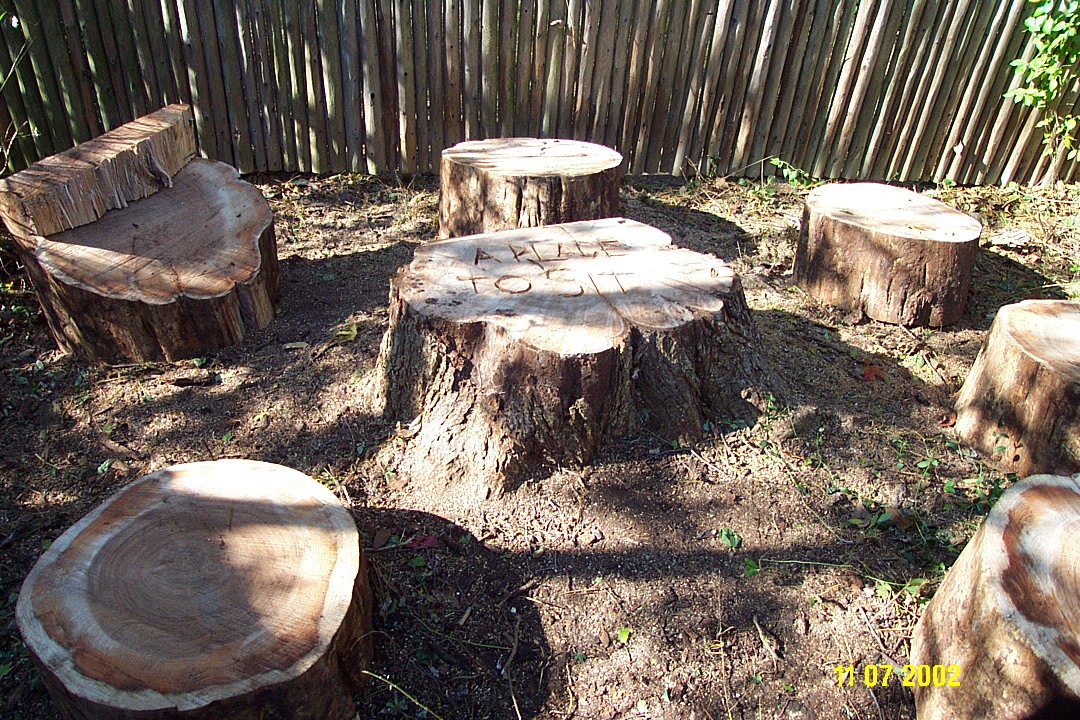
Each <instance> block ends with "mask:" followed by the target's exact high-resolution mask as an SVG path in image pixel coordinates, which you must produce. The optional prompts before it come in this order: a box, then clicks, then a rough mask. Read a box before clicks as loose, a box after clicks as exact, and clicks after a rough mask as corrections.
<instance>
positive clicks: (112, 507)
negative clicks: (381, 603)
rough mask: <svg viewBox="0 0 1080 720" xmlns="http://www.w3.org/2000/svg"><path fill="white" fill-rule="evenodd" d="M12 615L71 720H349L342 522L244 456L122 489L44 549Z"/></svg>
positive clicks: (292, 482)
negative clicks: (276, 719)
mask: <svg viewBox="0 0 1080 720" xmlns="http://www.w3.org/2000/svg"><path fill="white" fill-rule="evenodd" d="M16 616H17V620H18V625H19V630H20V632H21V633H22V636H23V639H24V640H25V642H26V646H27V649H28V650H29V652H30V653H31V656H32V657H33V659H34V661H35V664H36V665H37V668H38V670H39V671H40V674H41V677H42V679H43V680H44V681H45V686H46V687H47V688H48V690H49V693H50V695H51V697H52V699H53V702H54V705H55V707H56V709H57V711H58V713H59V714H60V716H61V717H63V718H71V719H74V718H79V719H80V720H86V719H94V720H98V719H108V720H113V719H116V720H119V719H120V718H124V719H130V718H140V720H154V719H156V718H169V719H170V720H181V719H183V720H214V719H216V718H233V719H237V720H243V719H250V720H256V719H257V718H268V717H288V718H295V719H302V720H306V719H309V718H310V719H311V720H316V719H318V720H324V719H326V720H346V719H348V718H352V717H353V716H354V715H355V712H356V711H355V707H354V704H353V701H352V693H353V692H354V691H355V690H356V689H357V688H359V687H360V686H361V685H362V681H363V674H362V671H363V670H364V669H365V668H366V667H367V666H368V664H369V662H370V656H371V594H370V589H369V586H368V581H367V574H366V571H365V567H364V559H363V555H362V552H361V550H360V545H359V538H358V534H357V531H356V526H355V524H354V523H353V520H352V517H351V516H350V515H349V513H348V512H347V511H346V510H345V509H344V508H343V507H342V506H341V505H340V504H339V503H338V501H337V499H336V498H335V497H334V495H333V494H332V493H331V492H330V491H329V490H327V489H326V488H324V487H323V486H322V485H320V484H319V483H317V482H315V481H314V480H312V479H310V478H308V477H307V476H305V475H303V474H301V473H299V472H296V471H295V470H289V469H288V468H284V467H281V466H278V465H271V464H269V463H260V462H252V461H247V460H219V461H216V462H203V463H192V464H188V465H177V466H174V467H171V468H166V469H163V470H159V471H157V472H155V473H152V474H150V475H147V476H145V477H143V478H141V479H139V480H137V481H136V482H134V483H133V484H131V485H128V486H127V487H125V488H124V489H122V490H120V491H119V492H118V493H116V494H115V495H113V496H112V497H111V498H110V499H109V500H108V501H106V502H105V503H104V504H103V505H101V506H100V507H99V508H97V509H96V510H94V511H93V512H91V513H90V514H89V515H87V516H86V517H85V518H83V519H82V520H80V521H79V522H78V523H77V524H76V525H74V526H73V527H72V528H70V529H69V530H68V531H67V532H65V533H64V534H63V535H61V536H60V537H59V538H58V539H57V540H56V541H55V542H54V543H53V544H52V546H51V547H50V548H49V549H48V550H47V551H46V553H45V555H44V556H42V558H41V559H40V560H39V561H38V563H37V565H35V566H34V569H33V570H32V571H31V572H30V574H29V575H28V576H27V578H26V581H25V582H24V583H23V587H22V591H21V593H20V594H19V601H18V605H17V609H16Z"/></svg>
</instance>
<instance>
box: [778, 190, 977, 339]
mask: <svg viewBox="0 0 1080 720" xmlns="http://www.w3.org/2000/svg"><path fill="white" fill-rule="evenodd" d="M981 232H982V225H981V224H980V223H979V222H978V221H977V220H975V219H974V218H971V217H969V216H968V215H965V214H964V213H962V212H959V211H957V210H953V209H952V208H950V207H949V206H948V205H945V204H944V203H940V202H938V201H937V200H934V199H932V198H928V197H925V196H923V195H919V194H918V193H914V192H911V191H910V190H905V189H903V188H897V187H891V186H889V185H879V184H875V183H855V184H851V185H844V184H832V185H823V186H821V187H819V188H816V189H815V190H813V191H812V192H811V193H810V195H809V196H808V197H807V198H806V207H805V210H804V212H803V223H802V230H801V232H800V233H799V243H798V246H797V248H796V251H795V265H794V268H793V275H794V279H795V282H796V283H798V284H799V286H800V287H802V288H804V289H805V290H806V291H807V292H808V293H810V295H812V296H813V297H815V298H817V299H818V300H820V301H821V302H823V303H827V304H829V305H833V306H835V307H839V308H843V309H846V310H862V311H863V312H865V313H866V315H867V316H869V317H871V318H873V319H874V320H880V321H882V322H888V323H895V324H900V325H930V326H933V327H940V326H942V325H949V324H951V323H954V322H956V321H957V320H959V319H960V316H961V315H963V314H964V305H965V303H966V302H967V294H968V288H969V287H970V285H971V271H972V268H973V267H974V266H975V253H976V252H977V251H978V245H979V234H980V233H981Z"/></svg>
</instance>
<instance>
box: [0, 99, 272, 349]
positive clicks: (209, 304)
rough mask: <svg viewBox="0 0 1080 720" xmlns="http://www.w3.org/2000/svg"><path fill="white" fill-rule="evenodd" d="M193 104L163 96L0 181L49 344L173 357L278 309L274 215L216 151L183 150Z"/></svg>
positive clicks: (235, 333)
mask: <svg viewBox="0 0 1080 720" xmlns="http://www.w3.org/2000/svg"><path fill="white" fill-rule="evenodd" d="M189 121H190V109H187V108H182V109H176V108H172V107H170V108H165V109H164V110H161V111H159V112H158V113H154V114H153V115H150V116H148V117H147V118H142V119H140V120H136V121H134V122H132V123H129V124H128V125H125V126H122V127H120V128H117V129H116V130H113V131H110V132H109V133H106V134H105V135H103V136H101V137H99V138H96V139H94V140H91V141H89V142H86V143H83V144H82V145H79V146H78V147H75V148H72V149H71V150H69V151H67V152H65V153H62V154H60V155H57V156H53V157H51V158H47V159H46V160H43V161H41V162H40V163H37V164H35V165H33V166H31V167H30V168H28V169H26V170H24V171H22V172H20V173H17V174H16V175H14V176H12V177H10V178H7V179H6V180H4V181H2V184H0V214H2V215H3V217H4V220H5V223H6V224H7V227H8V229H9V230H10V231H11V233H12V235H13V236H14V237H15V240H16V247H17V251H18V253H19V256H20V259H21V260H22V262H23V264H24V265H25V266H26V268H27V272H28V274H29V275H30V278H31V280H32V281H33V283H34V288H35V290H36V291H37V294H38V298H39V300H40V301H41V305H42V310H43V311H44V313H45V317H46V319H47V321H48V323H49V326H50V329H51V330H52V332H53V336H54V337H55V338H56V341H57V344H58V345H59V346H60V347H61V348H62V349H65V350H70V351H75V352H78V353H80V354H82V355H84V356H87V357H88V358H90V359H92V360H96V361H99V362H105V363H121V362H146V361H155V360H178V359H182V358H188V357H194V356H197V355H200V354H202V353H204V352H206V351H207V350H213V349H218V348H222V347H226V346H228V345H232V344H234V343H236V342H238V341H239V340H241V339H242V338H243V337H244V335H245V333H246V331H247V330H248V329H253V328H261V327H265V326H266V325H267V324H268V323H269V322H270V321H271V320H272V319H273V318H274V307H273V303H274V300H275V299H276V297H277V292H278V287H279V283H280V281H279V275H278V263H277V249H276V245H275V241H274V227H273V214H272V212H271V211H270V207H269V205H268V204H267V202H266V200H265V198H263V196H262V194H261V193H260V192H259V190H258V189H257V188H256V187H254V186H253V185H250V184H249V183H246V182H244V181H242V180H240V179H239V176H238V174H237V172H236V170H235V169H234V168H232V167H230V166H228V165H224V164H222V163H216V162H211V161H208V160H201V159H195V160H192V159H191V155H192V154H193V153H194V134H193V131H192V129H191V127H190V122H189Z"/></svg>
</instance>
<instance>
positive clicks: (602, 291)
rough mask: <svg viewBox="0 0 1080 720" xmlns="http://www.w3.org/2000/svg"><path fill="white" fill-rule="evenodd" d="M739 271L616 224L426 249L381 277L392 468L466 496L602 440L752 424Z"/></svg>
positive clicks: (634, 226) (576, 461)
mask: <svg viewBox="0 0 1080 720" xmlns="http://www.w3.org/2000/svg"><path fill="white" fill-rule="evenodd" d="M757 344H758V335H757V333H756V330H755V327H754V324H753V322H752V319H751V316H750V312H749V310H748V308H747V305H746V301H745V298H744V296H743V292H742V286H741V284H740V282H739V278H738V277H737V276H736V275H735V273H734V272H733V271H732V270H731V269H730V268H729V267H728V266H727V265H725V264H724V263H722V262H720V261H719V260H717V259H716V258H714V257H712V256H708V255H702V254H699V253H695V252H691V251H688V250H683V249H679V248H676V247H673V246H672V245H671V239H670V237H668V236H667V235H666V234H664V233H663V232H661V231H659V230H657V229H655V228H652V227H649V226H647V225H642V224H641V223H637V222H634V221H631V220H624V219H621V218H613V219H607V220H597V221H587V222H577V223H569V224H564V225H554V226H549V227H545V228H532V229H524V230H512V231H504V232H500V233H491V234H486V235H474V236H469V237H466V238H459V239H451V240H443V241H437V242H433V243H429V244H427V245H424V246H421V247H420V248H418V249H417V251H416V254H415V258H414V260H413V262H412V263H411V264H410V265H408V266H406V267H404V268H402V269H401V270H399V271H398V274H397V276H396V277H395V278H394V279H393V281H392V283H391V291H390V327H389V329H388V330H387V333H386V335H385V336H384V338H383V344H382V348H381V351H380V356H379V360H378V365H377V369H376V377H377V381H378V389H377V392H378V405H379V407H380V408H381V411H382V413H383V415H384V417H386V418H387V419H389V420H392V421H396V422H400V423H402V425H403V431H402V432H401V433H400V435H401V436H402V437H404V438H408V439H407V446H406V448H405V450H404V455H403V458H402V460H401V462H400V464H399V465H398V468H397V469H398V472H399V473H401V474H403V475H405V476H407V477H409V478H411V479H412V480H414V481H417V482H420V483H424V484H425V487H433V488H436V487H450V486H452V489H451V492H453V493H455V494H458V495H462V494H464V496H465V497H467V498H468V499H476V498H480V499H482V498H484V497H488V496H490V495H498V494H499V493H501V492H502V491H503V490H504V489H506V488H508V487H513V486H514V485H515V484H516V483H517V482H518V481H520V480H521V479H523V478H525V477H528V476H529V475H530V474H531V473H533V472H534V471H535V470H537V469H538V468H539V467H540V466H542V465H565V466H572V467H576V466H581V465H583V464H586V463H588V462H589V461H590V460H591V459H592V458H593V457H594V455H595V453H596V451H597V450H598V448H600V447H601V446H602V445H603V444H604V443H605V442H608V441H611V440H613V439H616V438H620V437H623V436H627V435H632V434H637V433H650V434H652V435H653V436H655V437H659V438H662V439H663V440H664V441H666V442H677V441H679V440H680V439H681V440H683V441H688V440H693V439H695V438H697V437H699V436H700V435H701V434H702V432H703V430H705V429H706V428H708V427H710V425H711V426H716V425H717V424H718V423H722V422H724V421H725V420H732V419H735V418H739V419H752V418H753V417H755V416H756V409H755V407H754V405H753V404H752V403H751V402H750V401H749V400H750V399H756V397H757V396H756V395H755V392H756V391H757V390H758V389H760V388H761V387H762V385H763V384H764V382H765V376H766V373H765V372H764V370H763V369H762V365H761V364H760V361H759V360H758V359H757V356H756V354H755V350H756V346H757Z"/></svg>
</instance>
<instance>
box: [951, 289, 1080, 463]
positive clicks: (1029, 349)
mask: <svg viewBox="0 0 1080 720" xmlns="http://www.w3.org/2000/svg"><path fill="white" fill-rule="evenodd" d="M956 431H957V433H959V435H960V437H961V438H962V439H963V440H964V441H965V442H967V443H968V444H969V445H971V446H972V447H974V448H975V449H977V450H979V451H980V452H982V453H984V454H985V455H986V456H987V457H989V458H991V459H992V460H993V461H995V462H997V463H999V464H1000V466H1001V467H1002V469H1003V470H1004V471H1005V472H1011V473H1017V474H1018V475H1020V476H1021V477H1023V476H1025V475H1032V474H1036V473H1051V474H1059V475H1060V474H1069V473H1074V472H1080V302H1070V301H1066V300H1025V301H1024V302H1021V303H1016V304H1013V305H1005V306H1004V307H1002V308H1001V309H1000V310H998V313H997V315H996V316H995V317H994V322H993V324H992V325H991V326H990V332H989V333H987V336H986V340H985V341H984V342H983V346H982V348H981V349H980V351H979V355H978V357H976V358H975V363H974V364H973V365H972V366H971V370H970V371H969V372H968V375H967V378H966V379H965V380H964V386H963V387H962V388H961V389H960V394H959V396H958V397H957V400H956Z"/></svg>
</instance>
